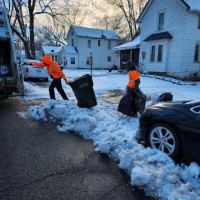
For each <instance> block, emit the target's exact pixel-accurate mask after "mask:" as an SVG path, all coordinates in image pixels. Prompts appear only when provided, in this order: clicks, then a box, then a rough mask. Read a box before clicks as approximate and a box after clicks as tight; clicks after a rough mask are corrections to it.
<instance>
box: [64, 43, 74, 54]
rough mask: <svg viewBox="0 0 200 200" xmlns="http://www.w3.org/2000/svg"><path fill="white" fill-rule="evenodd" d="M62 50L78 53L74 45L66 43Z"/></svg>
mask: <svg viewBox="0 0 200 200" xmlns="http://www.w3.org/2000/svg"><path fill="white" fill-rule="evenodd" d="M62 50H63V51H65V52H66V53H71V54H77V52H76V50H75V48H74V47H72V46H67V45H64V46H62Z"/></svg>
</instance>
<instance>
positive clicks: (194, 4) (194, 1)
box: [137, 0, 200, 23]
mask: <svg viewBox="0 0 200 200" xmlns="http://www.w3.org/2000/svg"><path fill="white" fill-rule="evenodd" d="M153 1H154V0H149V1H148V2H147V4H146V6H145V7H144V9H143V11H142V13H141V14H140V16H139V18H138V20H137V22H138V23H141V21H142V18H143V17H144V15H145V14H146V12H147V11H148V9H149V7H150V6H151V4H152V3H153ZM177 1H179V2H181V3H183V5H185V6H186V8H188V9H189V10H190V11H191V12H192V11H196V12H200V2H199V0H177Z"/></svg>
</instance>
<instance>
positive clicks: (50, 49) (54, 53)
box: [41, 46, 62, 64]
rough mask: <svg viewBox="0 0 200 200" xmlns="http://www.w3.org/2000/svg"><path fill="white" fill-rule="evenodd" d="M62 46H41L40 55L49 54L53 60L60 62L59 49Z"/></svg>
mask: <svg viewBox="0 0 200 200" xmlns="http://www.w3.org/2000/svg"><path fill="white" fill-rule="evenodd" d="M61 50H62V47H61V46H59V47H54V46H42V48H41V56H44V55H47V54H48V55H50V56H51V59H52V60H53V61H56V62H57V63H59V64H60V51H61Z"/></svg>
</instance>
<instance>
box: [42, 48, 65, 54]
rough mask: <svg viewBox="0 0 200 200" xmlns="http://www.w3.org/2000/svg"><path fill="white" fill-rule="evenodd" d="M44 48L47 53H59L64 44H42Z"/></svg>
mask: <svg viewBox="0 0 200 200" xmlns="http://www.w3.org/2000/svg"><path fill="white" fill-rule="evenodd" d="M42 49H43V51H44V53H45V54H51V53H58V52H59V51H60V50H61V49H62V46H59V47H55V46H42Z"/></svg>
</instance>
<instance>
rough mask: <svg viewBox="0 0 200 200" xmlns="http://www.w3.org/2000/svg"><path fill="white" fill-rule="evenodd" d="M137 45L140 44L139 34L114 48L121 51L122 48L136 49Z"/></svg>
mask: <svg viewBox="0 0 200 200" xmlns="http://www.w3.org/2000/svg"><path fill="white" fill-rule="evenodd" d="M139 46H140V35H139V36H138V37H136V38H135V39H134V40H133V41H131V42H127V43H125V44H122V45H120V46H117V47H115V48H114V50H115V51H122V50H130V49H138V48H140V47H139Z"/></svg>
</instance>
